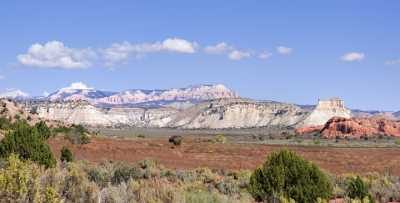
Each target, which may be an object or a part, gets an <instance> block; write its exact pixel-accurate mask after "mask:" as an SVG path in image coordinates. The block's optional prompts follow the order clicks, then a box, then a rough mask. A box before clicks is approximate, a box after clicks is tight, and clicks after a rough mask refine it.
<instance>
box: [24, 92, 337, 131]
mask: <svg viewBox="0 0 400 203" xmlns="http://www.w3.org/2000/svg"><path fill="white" fill-rule="evenodd" d="M25 107H26V109H27V110H32V109H35V111H36V112H37V114H38V115H39V116H40V117H41V118H45V119H50V120H60V121H64V122H67V123H75V124H85V125H92V126H95V125H98V126H134V127H171V128H187V129H203V128H204V129H223V128H254V127H268V126H282V127H297V126H305V124H307V125H310V126H311V125H314V123H312V122H311V121H313V122H316V123H321V122H326V121H327V120H328V119H329V118H331V117H334V116H341V115H343V114H342V112H343V111H344V110H343V111H333V110H332V109H330V107H329V106H324V108H317V111H318V113H319V114H322V113H323V114H324V117H322V118H321V119H326V120H323V121H321V120H315V119H314V118H313V119H310V116H312V115H314V114H315V112H314V110H308V109H303V108H301V107H299V106H297V105H294V104H286V103H279V102H273V101H255V100H250V99H242V98H229V99H214V100H209V101H203V102H200V103H198V104H196V105H193V106H191V107H187V108H182V109H180V108H175V107H173V106H164V107H157V108H145V107H129V108H128V107H110V108H100V107H96V106H95V105H93V104H91V103H89V102H86V101H63V102H48V101H45V102H36V103H35V102H33V103H26V104H25ZM332 108H336V106H332ZM343 108H344V107H343ZM328 116H330V117H328ZM305 121H307V122H305Z"/></svg>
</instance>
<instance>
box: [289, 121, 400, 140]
mask: <svg viewBox="0 0 400 203" xmlns="http://www.w3.org/2000/svg"><path fill="white" fill-rule="evenodd" d="M296 132H297V133H299V134H305V133H312V132H320V133H321V136H322V137H325V138H335V137H336V136H339V137H353V138H360V137H361V136H378V135H386V136H394V137H400V121H394V120H388V119H384V118H340V117H334V118H332V119H330V120H329V121H328V122H327V123H326V124H325V125H324V126H315V127H305V128H299V129H297V130H296Z"/></svg>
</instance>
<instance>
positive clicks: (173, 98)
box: [42, 83, 239, 106]
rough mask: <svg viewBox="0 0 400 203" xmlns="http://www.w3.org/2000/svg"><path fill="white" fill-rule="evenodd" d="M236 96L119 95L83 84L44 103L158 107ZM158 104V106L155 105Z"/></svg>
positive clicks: (214, 90)
mask: <svg viewBox="0 0 400 203" xmlns="http://www.w3.org/2000/svg"><path fill="white" fill-rule="evenodd" d="M238 97H239V96H238V95H237V94H236V93H235V92H233V91H232V90H230V89H228V88H227V87H225V86H224V85H221V84H217V85H196V86H190V87H187V88H173V89H166V90H143V89H132V90H126V91H121V92H112V91H104V90H97V89H94V88H91V87H88V86H86V85H85V84H83V83H73V84H71V85H70V86H69V87H66V88H61V89H60V90H58V91H56V92H54V93H52V94H50V95H48V96H47V97H45V98H43V99H42V100H47V101H79V100H83V101H88V102H89V103H91V104H93V105H96V106H122V105H131V106H135V105H134V104H137V105H136V106H140V105H141V106H145V104H148V106H162V105H166V104H169V103H173V102H192V103H198V102H201V101H204V100H211V99H219V98H238ZM159 104H161V105H159Z"/></svg>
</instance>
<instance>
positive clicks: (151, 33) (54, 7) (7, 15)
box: [0, 0, 400, 110]
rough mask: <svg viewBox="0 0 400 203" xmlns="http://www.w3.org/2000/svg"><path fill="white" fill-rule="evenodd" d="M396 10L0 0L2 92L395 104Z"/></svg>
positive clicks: (384, 6) (399, 44) (398, 5)
mask: <svg viewBox="0 0 400 203" xmlns="http://www.w3.org/2000/svg"><path fill="white" fill-rule="evenodd" d="M399 10H400V1H396V0H386V1H385V0H382V1H372V0H369V1H366V0H363V1H361V0H359V1H358V0H357V1H356V0H354V1H353V0H335V1H320V0H314V1H311V0H310V1H289V0H281V1H255V0H254V1H252V0H247V1H244V0H243V1H240V0H238V1H217V0H210V1H197V3H194V2H193V1H190V2H189V1H89V0H87V1H73V0H69V1H62V2H61V1H40V0H38V1H19V0H15V1H4V2H1V3H0V33H1V35H0V36H1V37H0V90H5V89H6V88H16V89H21V90H23V91H25V92H28V93H30V94H32V95H41V94H42V93H43V92H44V91H47V92H52V91H54V90H56V89H59V88H61V87H65V86H68V85H69V84H70V83H72V82H78V81H81V82H83V83H86V84H87V85H89V86H91V87H96V88H99V89H107V90H124V89H130V88H143V89H146V88H148V89H153V88H171V87H184V86H188V85H191V84H202V83H222V84H225V85H227V86H228V87H230V88H232V89H234V90H236V91H237V92H238V93H239V94H240V95H242V96H245V97H250V98H255V99H271V100H277V101H284V102H291V103H299V104H313V103H316V101H317V99H318V98H329V97H336V96H338V97H341V98H343V99H344V100H345V102H346V104H347V106H349V107H352V108H360V109H381V110H400V102H399V101H400V94H399V93H398V87H399V86H400V80H399V76H400V41H399V36H400V20H399V19H400V12H398V11H399ZM35 44H36V45H35ZM218 44H219V46H216V45H218Z"/></svg>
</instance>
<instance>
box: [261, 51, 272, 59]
mask: <svg viewBox="0 0 400 203" xmlns="http://www.w3.org/2000/svg"><path fill="white" fill-rule="evenodd" d="M271 56H272V54H271V53H269V52H268V51H263V52H261V53H260V54H258V58H259V59H263V60H266V59H269V58H270V57H271Z"/></svg>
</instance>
